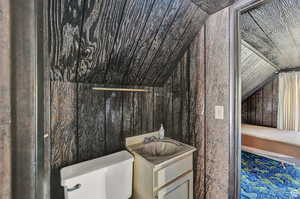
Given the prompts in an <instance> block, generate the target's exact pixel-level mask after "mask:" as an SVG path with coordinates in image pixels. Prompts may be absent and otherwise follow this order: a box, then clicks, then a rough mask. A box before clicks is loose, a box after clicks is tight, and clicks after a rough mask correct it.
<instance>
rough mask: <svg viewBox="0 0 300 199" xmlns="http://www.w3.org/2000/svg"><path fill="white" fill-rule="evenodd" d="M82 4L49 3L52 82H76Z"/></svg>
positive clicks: (78, 1) (74, 1) (78, 0)
mask: <svg viewBox="0 0 300 199" xmlns="http://www.w3.org/2000/svg"><path fill="white" fill-rule="evenodd" d="M84 2H85V1H81V0H72V1H67V0H62V1H60V0H50V1H49V10H48V13H49V18H48V21H49V22H48V23H49V29H48V31H49V61H50V66H51V73H50V75H51V79H52V80H60V81H75V80H76V71H77V64H78V53H79V48H80V45H81V44H80V37H81V35H80V30H81V26H82V17H83V16H82V15H83V8H84V5H83V4H84Z"/></svg>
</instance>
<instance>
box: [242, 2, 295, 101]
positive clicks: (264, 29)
mask: <svg viewBox="0 0 300 199" xmlns="http://www.w3.org/2000/svg"><path fill="white" fill-rule="evenodd" d="M240 21H241V37H242V39H243V40H244V41H245V42H246V43H248V44H249V46H250V49H251V48H253V49H252V52H254V53H256V54H260V55H262V56H260V57H264V59H265V60H269V61H267V62H271V65H273V66H275V68H277V69H278V70H277V72H280V71H282V70H286V69H291V68H297V67H300V1H299V0H272V1H269V2H268V3H266V4H263V5H260V6H258V7H255V8H252V9H250V10H248V11H246V12H244V13H243V14H242V15H241V20H240ZM242 50H243V48H242ZM243 53H244V54H247V52H242V54H243ZM244 56H245V57H246V56H247V55H244ZM254 56H255V55H252V57H254ZM245 57H244V61H243V58H242V68H249V69H248V71H249V74H247V75H246V74H244V77H248V78H244V79H242V85H243V86H242V87H243V88H245V87H247V88H245V91H244V90H243V96H245V95H248V94H249V92H251V90H252V91H253V89H254V90H255V88H257V89H258V88H259V87H261V86H263V83H264V82H266V80H267V79H269V78H270V75H271V74H273V75H275V74H276V73H274V71H272V70H271V67H270V64H268V63H267V62H266V63H265V64H262V63H263V62H261V64H260V65H257V64H253V65H249V62H245V59H246V58H245ZM247 59H248V58H247ZM243 64H244V66H243ZM254 68H255V70H254ZM273 68H274V67H273ZM250 71H253V72H252V73H250ZM267 71H268V72H267ZM271 72H272V73H271ZM242 76H243V75H242ZM251 76H252V77H251ZM250 77H251V78H250ZM250 87H251V88H252V89H250Z"/></svg>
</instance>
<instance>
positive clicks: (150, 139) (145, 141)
mask: <svg viewBox="0 0 300 199" xmlns="http://www.w3.org/2000/svg"><path fill="white" fill-rule="evenodd" d="M157 141H159V138H157V137H156V136H151V137H145V138H144V143H145V144H147V143H150V142H157Z"/></svg>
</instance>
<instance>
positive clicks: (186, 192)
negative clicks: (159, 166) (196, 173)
mask: <svg viewBox="0 0 300 199" xmlns="http://www.w3.org/2000/svg"><path fill="white" fill-rule="evenodd" d="M156 198H157V199H192V198H193V173H192V172H190V173H188V174H186V175H185V176H182V177H181V178H179V179H177V180H176V181H174V182H173V183H171V184H169V185H167V186H166V187H163V188H161V189H160V190H158V191H157V193H156Z"/></svg>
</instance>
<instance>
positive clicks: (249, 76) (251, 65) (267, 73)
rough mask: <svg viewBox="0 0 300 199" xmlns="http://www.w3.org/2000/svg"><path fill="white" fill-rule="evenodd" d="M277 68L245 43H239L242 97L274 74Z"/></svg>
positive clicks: (249, 93)
mask: <svg viewBox="0 0 300 199" xmlns="http://www.w3.org/2000/svg"><path fill="white" fill-rule="evenodd" d="M276 72H277V70H276V68H274V67H273V66H272V65H271V64H270V63H268V62H267V61H266V60H265V59H264V58H262V57H260V56H258V55H257V54H256V52H255V51H253V50H252V49H250V48H248V47H247V45H243V44H242V45H241V79H242V98H243V99H244V98H245V97H246V96H249V95H251V92H253V90H254V89H256V88H257V87H258V86H262V84H263V83H264V82H265V81H266V80H267V79H269V78H270V77H272V76H274V75H275V74H276Z"/></svg>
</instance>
